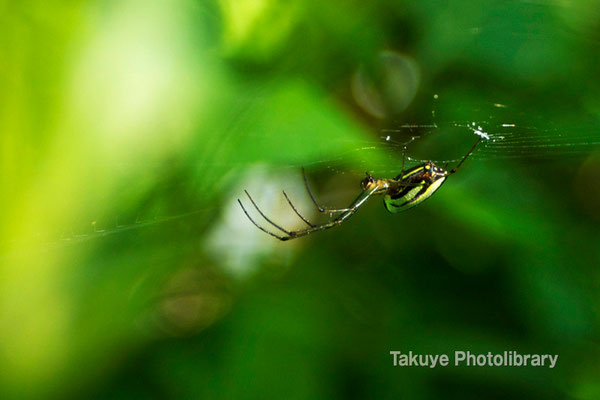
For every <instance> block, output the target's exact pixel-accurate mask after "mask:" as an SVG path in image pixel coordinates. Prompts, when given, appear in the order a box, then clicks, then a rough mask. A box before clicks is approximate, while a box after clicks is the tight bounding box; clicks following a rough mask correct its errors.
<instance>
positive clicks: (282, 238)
mask: <svg viewBox="0 0 600 400" xmlns="http://www.w3.org/2000/svg"><path fill="white" fill-rule="evenodd" d="M237 201H238V203H240V207H242V210H244V214H246V217H248V219H249V220H250V222H252V223H253V224H254V226H256V227H257V228H258V229H260V230H261V231H263V232H264V233H266V234H269V235H271V236H273V237H276V238H277V239H279V240H287V239H289V237H288V236H279V235H276V234H274V233H273V232H270V231H268V230H266V229H265V228H263V227H262V226H260V225H259V224H257V223H256V222H254V220H253V219H252V217H251V216H250V214H248V211H246V209H245V208H244V205H243V204H242V202H241V201H240V199H237Z"/></svg>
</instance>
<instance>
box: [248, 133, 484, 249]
mask: <svg viewBox="0 0 600 400" xmlns="http://www.w3.org/2000/svg"><path fill="white" fill-rule="evenodd" d="M481 139H482V137H480V138H479V139H477V141H476V142H475V144H474V145H473V147H471V150H469V152H468V153H467V154H466V155H465V156H464V157H463V158H462V159H461V160H460V162H459V163H458V164H457V165H456V167H454V168H453V169H452V170H450V171H447V170H446V169H445V168H440V167H438V166H436V165H435V164H434V163H433V162H432V161H427V162H426V163H423V164H420V165H417V166H415V167H413V168H411V169H409V170H408V171H404V160H405V158H406V146H405V147H404V148H403V149H402V172H400V175H398V176H396V177H395V178H392V179H388V178H382V179H376V178H374V177H373V176H371V174H369V173H368V172H367V177H366V178H364V179H363V180H362V181H361V183H360V185H361V188H362V192H361V193H360V194H359V195H358V197H357V198H356V200H354V201H353V202H352V203H351V204H350V205H349V206H348V208H340V209H330V208H325V207H322V206H320V205H319V203H317V201H316V200H315V197H314V196H313V194H312V192H311V190H310V187H309V185H308V179H306V173H305V172H304V168H302V175H303V177H304V184H305V186H306V191H307V192H308V195H309V196H310V199H311V200H312V202H313V203H314V204H315V206H316V207H317V209H318V210H319V212H322V213H329V214H337V216H335V217H334V218H332V219H331V220H330V221H329V222H326V223H323V224H319V225H315V224H312V223H311V222H309V221H308V220H307V219H306V218H304V217H303V216H302V214H300V212H298V210H297V209H296V207H295V206H294V205H293V204H292V202H291V200H290V198H289V197H288V195H287V194H286V193H285V191H284V192H283V195H284V196H285V199H286V200H287V202H288V203H289V205H290V207H292V210H294V212H295V213H296V214H297V215H298V217H300V219H302V221H304V223H306V224H307V225H308V228H306V229H299V230H296V231H288V230H286V229H284V228H282V227H281V226H279V225H277V224H276V223H274V222H273V221H271V220H270V219H269V218H268V217H267V216H266V215H265V214H264V213H263V212H262V211H261V209H260V208H258V206H257V205H256V203H255V202H254V199H252V197H251V196H250V194H249V193H248V191H246V190H244V192H245V193H246V195H247V196H248V198H249V199H250V202H251V203H252V205H253V206H254V208H256V210H257V211H258V213H259V214H260V215H261V216H262V217H263V218H264V219H265V221H267V222H268V223H269V224H271V225H272V226H273V227H275V228H277V229H278V230H280V231H281V232H283V233H284V234H283V235H282V234H275V233H273V232H271V231H269V230H267V229H265V228H263V227H262V226H260V225H259V224H257V223H256V222H255V221H254V220H253V219H252V217H250V214H248V211H246V209H245V208H244V205H243V204H242V202H241V201H240V199H238V203H240V206H241V207H242V210H243V211H244V214H246V216H247V217H248V219H249V220H250V221H251V222H252V223H253V224H254V225H255V226H256V227H257V228H258V229H260V230H261V231H263V232H265V233H267V234H269V235H271V236H273V237H276V238H277V239H279V240H290V239H296V238H299V237H302V236H306V235H308V234H310V233H313V232H318V231H322V230H325V229H329V228H333V227H334V226H338V225H341V224H342V222H344V221H346V220H347V219H348V218H350V217H351V216H352V215H353V214H354V213H355V212H356V211H357V210H358V209H359V208H360V207H361V206H362V205H363V204H365V203H366V202H367V200H369V198H370V197H371V196H373V195H375V194H383V195H384V197H383V204H384V205H385V208H386V209H387V210H388V211H389V212H391V213H394V214H395V213H397V212H400V211H404V210H408V209H409V208H412V207H414V206H416V205H418V204H420V203H422V202H423V201H425V200H427V199H428V198H429V197H431V195H432V194H433V193H435V191H436V190H438V189H439V188H440V186H441V185H442V183H444V181H445V180H446V178H447V177H448V176H450V175H452V174H453V173H455V172H456V171H458V168H460V166H461V165H462V163H464V162H465V160H466V159H467V158H468V157H469V156H470V155H471V154H472V153H473V151H474V150H475V148H476V147H477V145H478V144H479V142H481Z"/></svg>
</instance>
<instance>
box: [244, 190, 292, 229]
mask: <svg viewBox="0 0 600 400" xmlns="http://www.w3.org/2000/svg"><path fill="white" fill-rule="evenodd" d="M244 192H245V193H246V196H248V198H249V199H250V202H251V203H252V205H253V206H254V208H256V211H258V213H259V214H260V215H261V216H262V217H263V218H264V219H265V221H267V222H268V223H270V224H271V225H273V226H274V227H275V228H277V229H279V230H280V231H281V232H283V233H285V234H286V235H290V234H291V233H290V231H287V230H285V229H283V228H282V227H281V226H279V225H277V224H276V223H275V222H273V221H271V220H270V219H269V218H268V217H267V216H266V215H265V214H264V213H263V212H262V211H261V209H260V208H258V206H257V205H256V203H255V202H254V199H253V198H252V196H250V193H248V191H247V190H244Z"/></svg>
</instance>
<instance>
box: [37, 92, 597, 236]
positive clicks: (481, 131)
mask: <svg viewBox="0 0 600 400" xmlns="http://www.w3.org/2000/svg"><path fill="white" fill-rule="evenodd" d="M435 97H436V98H437V95H436V96H435ZM438 108H439V107H438V105H437V104H435V103H434V106H432V108H431V111H430V116H431V118H430V119H431V120H430V121H426V122H425V123H390V124H389V127H386V128H382V129H378V130H374V131H373V133H372V137H373V139H372V140H363V141H357V140H356V139H347V141H351V146H350V150H346V151H341V152H339V153H334V154H332V155H329V156H326V157H322V158H320V159H316V160H314V161H313V162H307V163H302V164H292V163H290V164H289V165H286V166H283V167H280V168H278V170H279V171H280V173H281V174H282V175H281V176H280V177H279V179H278V180H277V182H278V185H279V186H280V187H281V186H282V185H284V186H285V183H286V179H287V180H297V182H296V183H297V185H296V186H295V187H292V188H291V191H292V192H294V190H295V191H296V193H295V194H296V197H301V196H303V194H302V192H303V191H304V188H303V185H302V184H301V178H300V176H299V175H298V171H299V170H300V168H301V167H305V168H306V169H307V170H308V171H309V175H311V171H312V172H313V173H316V172H317V171H327V173H326V174H330V175H335V176H336V177H339V176H340V175H341V176H344V175H348V176H349V177H348V178H349V179H355V177H356V176H358V175H362V174H364V172H365V171H369V172H370V173H373V174H374V175H377V176H381V177H392V176H396V175H397V174H398V173H399V172H400V169H401V163H402V149H403V147H404V146H406V149H407V152H406V163H407V167H409V166H411V165H414V164H418V163H422V162H425V161H429V160H431V161H434V162H435V163H436V164H438V165H440V166H446V165H449V166H450V167H452V165H453V164H456V163H458V162H459V161H460V160H461V159H462V157H463V156H464V154H465V153H466V151H467V150H468V149H469V148H470V147H471V146H472V144H473V142H474V140H476V139H477V138H478V136H480V137H482V138H483V140H482V141H481V142H480V144H479V145H478V147H477V149H476V150H475V152H474V153H473V154H472V155H471V156H470V162H488V161H490V162H493V161H495V160H511V159H522V160H530V161H531V162H536V161H541V160H549V161H558V160H566V159H572V158H575V159H577V158H583V157H586V156H588V155H590V154H592V153H594V152H597V151H598V150H600V129H599V126H598V122H597V121H595V120H594V119H593V118H589V119H587V120H586V119H582V118H572V120H567V121H558V122H557V121H548V120H542V119H540V118H536V117H533V116H532V115H533V114H531V113H526V112H516V111H515V110H514V108H512V107H511V106H509V105H506V104H501V103H489V104H487V105H485V106H483V107H481V106H479V107H473V106H472V105H469V106H464V107H454V108H453V110H455V111H456V110H458V112H457V113H458V114H460V115H459V118H456V116H455V115H444V114H443V113H440V112H439V111H438ZM462 115H468V116H471V115H473V118H462V119H461V118H460V116H462ZM345 141H346V139H338V140H337V142H339V145H340V148H346V149H348V146H345V144H347V143H344V142H345ZM352 146H356V147H354V148H352ZM449 149H452V150H451V151H450V150H449ZM208 167H210V166H208ZM238 167H239V168H241V169H245V170H250V169H251V165H250V164H248V165H240V166H238ZM262 170H263V171H262V175H261V176H262V178H261V179H257V180H258V181H259V182H261V180H262V182H263V183H264V182H265V181H264V180H268V179H269V173H268V172H267V171H264V168H262ZM245 175H252V174H245ZM284 176H285V177H286V178H285V179H282V178H283V177H284ZM263 179H264V180H263ZM244 186H245V184H242V183H240V187H239V188H236V189H239V190H237V194H236V196H237V195H239V194H240V193H243V189H244ZM288 190H290V188H289V185H288ZM272 194H273V195H274V196H275V195H276V194H277V191H276V190H275V188H273V191H272ZM234 206H235V204H234ZM220 208H221V207H218V206H212V207H201V208H198V209H193V210H187V211H185V212H182V213H180V214H175V215H158V214H156V215H155V214H152V213H147V214H145V215H144V216H138V217H136V218H135V219H134V220H129V221H119V217H118V216H115V217H114V222H110V223H108V222H105V223H103V224H101V223H98V224H96V221H94V219H91V220H90V221H89V222H85V223H84V222H82V223H81V226H79V227H77V229H68V230H63V231H61V232H57V234H56V235H55V236H53V237H51V238H47V240H45V241H44V242H45V245H46V246H49V247H54V246H68V245H73V244H78V243H81V242H86V241H89V240H94V239H99V238H102V237H106V236H109V235H115V234H120V233H123V232H127V231H135V230H137V229H144V228H148V227H151V226H155V225H161V224H162V225H164V224H169V223H177V222H178V221H181V220H187V219H193V218H202V215H204V214H211V213H214V212H217V211H219V209H220ZM286 212H287V209H286Z"/></svg>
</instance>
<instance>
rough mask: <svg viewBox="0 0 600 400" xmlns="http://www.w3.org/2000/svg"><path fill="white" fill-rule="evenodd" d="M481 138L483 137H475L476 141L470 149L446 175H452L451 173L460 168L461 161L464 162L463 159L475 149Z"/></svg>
mask: <svg viewBox="0 0 600 400" xmlns="http://www.w3.org/2000/svg"><path fill="white" fill-rule="evenodd" d="M481 139H483V138H482V137H481V136H480V137H479V139H477V141H476V142H475V144H474V145H473V147H471V150H469V152H468V153H467V154H465V156H464V157H463V158H462V160H460V162H459V163H458V164H457V165H456V167H454V168H452V170H451V171H450V172H448V175H452V174H453V173H455V172H456V171H458V169H459V168H460V166H461V165H462V163H464V162H465V160H466V159H467V158H468V157H469V156H470V155H471V154H472V153H473V151H475V148H476V147H477V145H478V144H479V142H481Z"/></svg>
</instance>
